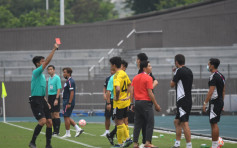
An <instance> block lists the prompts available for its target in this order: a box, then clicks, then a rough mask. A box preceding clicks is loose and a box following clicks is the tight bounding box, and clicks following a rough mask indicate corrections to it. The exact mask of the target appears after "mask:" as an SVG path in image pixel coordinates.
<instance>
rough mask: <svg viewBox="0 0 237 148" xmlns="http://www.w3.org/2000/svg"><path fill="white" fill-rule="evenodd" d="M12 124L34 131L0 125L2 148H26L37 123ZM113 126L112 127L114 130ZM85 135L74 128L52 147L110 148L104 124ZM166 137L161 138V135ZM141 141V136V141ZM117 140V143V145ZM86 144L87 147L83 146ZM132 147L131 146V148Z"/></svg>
mask: <svg viewBox="0 0 237 148" xmlns="http://www.w3.org/2000/svg"><path fill="white" fill-rule="evenodd" d="M11 124H14V125H18V126H22V127H25V128H28V129H32V131H30V130H27V129H22V128H19V127H15V126H12V125H9V124H5V123H2V122H1V123H0V147H3V148H16V147H17V148H26V147H28V144H29V142H30V140H31V136H32V134H33V129H34V128H35V126H36V124H37V123H36V122H11ZM112 128H113V126H111V130H112ZM83 129H84V130H85V133H84V134H82V135H81V136H80V137H77V138H75V137H74V135H75V131H74V127H71V135H72V137H71V138H67V139H68V141H66V140H63V139H60V138H56V137H53V138H52V146H53V147H54V148H65V147H68V148H84V147H87V146H86V145H90V146H92V147H101V148H110V147H111V145H110V144H109V142H108V140H107V139H106V138H105V137H101V136H100V135H101V134H103V133H104V131H105V129H104V125H103V124H95V123H88V124H87V125H86V126H85V127H84V128H83ZM132 130H133V129H132V128H130V134H131V133H132ZM42 132H45V127H44V128H43V129H42ZM64 134H65V127H64V123H62V124H61V129H60V136H63V135H64ZM161 134H162V135H164V136H160V135H161ZM153 136H157V137H158V138H153V140H152V143H153V144H154V145H156V146H159V148H170V147H172V146H173V144H174V141H175V135H174V134H165V133H159V132H154V133H153ZM45 141H46V138H45V135H44V134H40V135H39V136H38V138H37V141H36V145H37V147H38V148H43V147H45V143H46V142H45ZM140 141H141V136H140V140H139V142H140ZM116 142H117V141H116V139H115V143H116ZM82 144H86V145H82ZM192 144H193V148H200V145H201V144H207V145H210V146H211V141H210V140H203V139H192ZM131 147H132V146H130V148H131ZM182 147H183V148H185V147H186V146H185V140H184V139H182V140H181V148H182ZM223 148H237V144H231V143H227V142H225V145H224V147H223Z"/></svg>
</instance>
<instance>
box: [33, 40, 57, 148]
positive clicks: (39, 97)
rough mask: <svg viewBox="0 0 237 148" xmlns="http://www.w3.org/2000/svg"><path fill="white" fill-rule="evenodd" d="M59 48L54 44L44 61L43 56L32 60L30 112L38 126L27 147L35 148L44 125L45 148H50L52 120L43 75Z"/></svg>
mask: <svg viewBox="0 0 237 148" xmlns="http://www.w3.org/2000/svg"><path fill="white" fill-rule="evenodd" d="M58 47H59V45H58V44H56V43H55V44H54V47H53V50H52V51H51V53H50V54H49V55H48V57H47V58H46V60H45V59H44V57H43V56H35V57H34V58H33V60H32V62H33V63H34V65H35V67H36V69H35V70H33V72H32V80H31V97H30V98H29V99H30V105H31V110H32V112H33V114H34V116H35V118H36V120H38V125H37V126H36V127H35V130H34V133H33V136H32V139H31V141H30V144H29V147H30V148H36V144H35V141H36V138H37V136H38V135H39V133H40V131H41V129H42V127H43V126H44V125H45V124H46V126H47V128H46V148H52V146H51V138H52V119H51V115H50V112H49V109H50V105H49V104H48V102H47V100H46V98H45V91H46V79H45V75H44V74H43V71H44V69H45V68H46V66H47V65H48V64H49V62H50V61H51V59H52V58H53V55H54V53H55V50H56V49H57V48H58Z"/></svg>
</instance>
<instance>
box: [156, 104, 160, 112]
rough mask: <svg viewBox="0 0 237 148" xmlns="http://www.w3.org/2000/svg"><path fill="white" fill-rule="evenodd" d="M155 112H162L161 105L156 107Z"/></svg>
mask: <svg viewBox="0 0 237 148" xmlns="http://www.w3.org/2000/svg"><path fill="white" fill-rule="evenodd" d="M155 110H156V111H157V112H159V111H160V110H161V108H160V105H158V104H157V105H155Z"/></svg>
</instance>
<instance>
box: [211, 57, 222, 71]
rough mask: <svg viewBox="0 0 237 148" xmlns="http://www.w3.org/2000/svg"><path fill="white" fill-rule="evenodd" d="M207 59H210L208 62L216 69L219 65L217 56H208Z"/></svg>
mask: <svg viewBox="0 0 237 148" xmlns="http://www.w3.org/2000/svg"><path fill="white" fill-rule="evenodd" d="M209 61H210V64H211V65H213V66H214V67H215V69H217V68H218V67H219V65H220V60H219V59H217V58H210V59H209Z"/></svg>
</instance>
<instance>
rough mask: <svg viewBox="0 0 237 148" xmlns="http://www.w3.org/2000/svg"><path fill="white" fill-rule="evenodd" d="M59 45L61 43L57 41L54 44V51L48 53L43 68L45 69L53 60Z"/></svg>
mask: <svg viewBox="0 0 237 148" xmlns="http://www.w3.org/2000/svg"><path fill="white" fill-rule="evenodd" d="M58 47H59V45H58V44H57V43H55V44H54V47H53V49H52V51H51V52H50V54H49V55H48V57H47V58H46V60H45V62H44V63H43V64H42V66H43V69H45V67H46V66H47V65H48V64H49V62H50V61H51V60H52V58H53V55H54V52H55V50H57V49H58Z"/></svg>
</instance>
